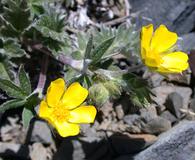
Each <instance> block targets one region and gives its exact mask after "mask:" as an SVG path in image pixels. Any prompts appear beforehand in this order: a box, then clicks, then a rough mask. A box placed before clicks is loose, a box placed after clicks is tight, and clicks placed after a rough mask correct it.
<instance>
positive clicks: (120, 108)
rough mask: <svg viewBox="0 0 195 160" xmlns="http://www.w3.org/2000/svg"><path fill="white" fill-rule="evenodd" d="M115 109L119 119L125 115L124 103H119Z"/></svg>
mask: <svg viewBox="0 0 195 160" xmlns="http://www.w3.org/2000/svg"><path fill="white" fill-rule="evenodd" d="M115 111H116V116H117V118H118V119H122V118H123V117H124V115H125V113H124V110H123V106H122V105H117V106H116V107H115Z"/></svg>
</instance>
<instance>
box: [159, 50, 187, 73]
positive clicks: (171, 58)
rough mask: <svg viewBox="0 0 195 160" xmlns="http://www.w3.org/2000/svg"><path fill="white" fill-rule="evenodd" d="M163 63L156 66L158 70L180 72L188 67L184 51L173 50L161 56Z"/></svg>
mask: <svg viewBox="0 0 195 160" xmlns="http://www.w3.org/2000/svg"><path fill="white" fill-rule="evenodd" d="M162 60H163V63H162V64H161V65H160V67H159V68H158V71H159V72H164V73H165V72H167V73H181V72H182V71H184V70H186V69H187V68H188V67H189V64H188V56H187V54H185V53H184V52H173V53H169V54H166V55H164V56H163V57H162Z"/></svg>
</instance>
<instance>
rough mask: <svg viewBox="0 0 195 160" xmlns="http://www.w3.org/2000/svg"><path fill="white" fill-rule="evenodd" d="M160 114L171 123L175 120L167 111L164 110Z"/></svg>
mask: <svg viewBox="0 0 195 160" xmlns="http://www.w3.org/2000/svg"><path fill="white" fill-rule="evenodd" d="M160 116H161V117H162V118H164V119H167V120H169V121H170V122H171V123H174V122H176V121H177V118H176V117H175V116H174V115H172V114H171V113H170V112H169V111H164V112H163V113H162V114H161V115H160Z"/></svg>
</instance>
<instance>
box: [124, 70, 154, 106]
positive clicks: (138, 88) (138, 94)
mask: <svg viewBox="0 0 195 160" xmlns="http://www.w3.org/2000/svg"><path fill="white" fill-rule="evenodd" d="M121 84H122V85H123V88H124V90H125V91H127V92H129V93H130V94H131V97H132V101H133V102H134V104H135V105H137V106H140V107H142V106H144V107H145V106H147V105H148V104H149V103H150V102H151V97H150V95H151V94H152V93H151V91H150V90H149V87H148V85H147V83H146V81H144V80H143V79H140V78H138V77H137V76H136V75H134V74H132V73H127V74H124V75H123V76H122V81H121Z"/></svg>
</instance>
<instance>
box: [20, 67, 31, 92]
mask: <svg viewBox="0 0 195 160" xmlns="http://www.w3.org/2000/svg"><path fill="white" fill-rule="evenodd" d="M18 77H19V81H20V87H21V89H22V90H23V91H24V92H25V93H26V94H27V95H29V94H30V93H31V83H30V79H29V77H28V75H27V74H26V72H25V71H24V66H23V65H21V66H20V69H19V75H18Z"/></svg>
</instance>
